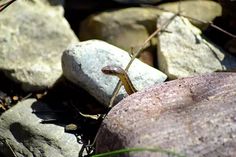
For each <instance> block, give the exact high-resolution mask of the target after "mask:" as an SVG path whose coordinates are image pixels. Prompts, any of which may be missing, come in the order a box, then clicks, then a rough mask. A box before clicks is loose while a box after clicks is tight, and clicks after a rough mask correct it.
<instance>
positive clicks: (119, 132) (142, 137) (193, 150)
mask: <svg viewBox="0 0 236 157" xmlns="http://www.w3.org/2000/svg"><path fill="white" fill-rule="evenodd" d="M235 94H236V73H213V74H207V75H202V76H196V77H191V78H184V79H178V80H174V81H169V82H165V83H162V84H159V85H155V86H152V87H151V88H148V89H146V90H142V91H140V92H137V93H135V94H133V95H131V96H129V97H127V98H125V99H124V100H122V101H121V102H120V103H118V104H117V105H116V106H115V107H114V108H112V109H111V111H110V112H109V113H108V115H107V117H106V118H105V119H104V121H103V123H102V125H101V128H100V130H99V135H98V138H97V152H98V153H99V152H108V151H111V150H117V149H121V148H140V147H141V148H143V147H144V148H162V149H164V150H172V151H174V152H175V153H178V154H181V155H185V156H189V157H190V156H198V157H205V156H207V157H215V156H220V157H233V156H235V154H236V147H235V146H236V123H235V115H236V97H235ZM114 141H115V142H114ZM121 156H122V157H128V156H129V157H131V156H132V157H140V156H142V157H159V156H161V157H165V156H166V157H167V156H168V155H167V154H165V153H153V152H147V151H145V152H138V153H134V152H133V153H130V154H126V155H124V154H122V155H121Z"/></svg>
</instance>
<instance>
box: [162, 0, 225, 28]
mask: <svg viewBox="0 0 236 157" xmlns="http://www.w3.org/2000/svg"><path fill="white" fill-rule="evenodd" d="M179 5H180V9H181V14H183V15H186V16H189V17H192V18H195V19H198V20H201V21H205V22H210V21H213V20H214V18H215V17H217V16H221V11H222V8H221V6H220V4H219V3H217V2H214V1H211V0H187V1H181V2H178V1H177V2H170V3H163V4H161V5H159V6H158V7H160V8H164V9H166V10H169V11H171V12H178V8H179ZM191 22H192V23H193V24H194V25H195V26H197V27H199V28H202V29H204V28H206V26H208V24H206V23H202V22H199V21H196V20H191Z"/></svg>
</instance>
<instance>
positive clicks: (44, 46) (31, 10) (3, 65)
mask: <svg viewBox="0 0 236 157" xmlns="http://www.w3.org/2000/svg"><path fill="white" fill-rule="evenodd" d="M47 3H49V2H47ZM47 3H46V2H44V1H41V0H34V1H25V0H23V1H16V2H14V3H13V4H11V5H10V6H9V7H8V8H7V9H5V10H4V11H3V12H1V16H0V21H1V22H0V34H1V36H0V69H1V71H3V72H4V73H5V74H6V76H7V77H9V78H10V79H12V80H14V81H15V82H18V83H20V84H21V85H22V88H23V89H24V90H26V91H35V90H42V89H45V88H47V87H50V86H51V85H52V84H53V83H54V82H55V81H56V80H57V79H58V78H59V77H60V75H61V74H62V70H61V61H60V59H61V55H62V52H63V50H64V49H65V48H66V47H67V46H68V44H70V43H74V42H78V39H77V37H76V36H75V35H74V33H73V32H72V30H71V29H70V26H69V24H68V23H67V21H66V20H65V18H64V17H63V8H62V6H59V5H58V6H55V7H52V6H50V5H49V4H47Z"/></svg>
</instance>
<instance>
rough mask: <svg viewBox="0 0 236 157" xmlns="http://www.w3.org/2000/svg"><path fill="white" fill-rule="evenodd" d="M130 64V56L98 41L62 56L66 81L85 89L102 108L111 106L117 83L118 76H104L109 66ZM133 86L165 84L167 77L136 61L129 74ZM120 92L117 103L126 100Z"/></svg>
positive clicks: (79, 44)
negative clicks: (103, 71)
mask: <svg viewBox="0 0 236 157" xmlns="http://www.w3.org/2000/svg"><path fill="white" fill-rule="evenodd" d="M129 60H130V56H129V55H128V53H127V52H125V51H123V50H121V49H119V48H117V47H115V46H113V45H110V44H108V43H106V42H103V41H99V40H89V41H85V42H80V43H78V44H77V45H71V46H70V47H69V48H68V49H67V50H65V51H64V53H63V56H62V69H63V74H64V75H65V77H66V78H67V79H68V80H70V81H72V82H74V83H75V84H77V85H79V86H81V87H83V88H84V89H86V90H87V91H88V92H89V93H90V94H91V95H93V96H94V97H95V98H96V99H97V100H98V101H100V102H101V103H102V104H105V105H108V104H109V101H110V98H111V95H112V93H113V91H114V88H115V86H116V84H117V82H118V78H116V77H115V76H108V75H105V74H103V73H102V72H101V69H102V68H103V67H104V66H107V65H118V66H121V67H123V68H124V67H125V66H126V65H127V64H128V62H129ZM128 73H129V75H130V77H131V80H132V81H133V83H134V86H135V87H136V88H137V89H138V90H140V89H143V88H146V87H148V86H151V85H153V84H156V83H160V82H163V81H164V80H165V79H166V75H165V74H163V73H162V72H160V71H158V70H157V69H154V68H152V67H150V66H148V65H147V64H144V63H142V62H141V61H139V60H138V59H136V60H135V61H134V62H133V63H132V65H131V67H130V69H129V71H128ZM124 95H126V94H125V92H124V90H123V91H122V92H120V94H119V96H118V100H120V99H121V98H123V97H124Z"/></svg>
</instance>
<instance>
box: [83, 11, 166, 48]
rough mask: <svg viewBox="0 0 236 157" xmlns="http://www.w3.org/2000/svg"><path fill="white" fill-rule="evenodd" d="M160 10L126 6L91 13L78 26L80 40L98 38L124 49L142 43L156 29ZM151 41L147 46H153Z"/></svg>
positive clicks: (153, 42)
mask: <svg viewBox="0 0 236 157" xmlns="http://www.w3.org/2000/svg"><path fill="white" fill-rule="evenodd" d="M161 12H162V11H160V10H158V9H153V8H126V9H119V10H114V11H109V12H102V13H99V14H95V15H92V16H90V17H88V18H87V19H86V20H84V21H83V22H82V24H81V26H80V33H79V37H80V40H88V39H100V40H103V41H106V42H108V43H110V44H112V45H115V46H117V47H119V48H122V49H124V50H127V51H130V49H131V47H137V46H140V45H142V44H143V42H144V41H145V40H146V39H147V38H148V36H149V35H150V34H151V33H152V32H154V31H155V29H156V19H157V17H158V16H159V14H161ZM155 44H156V42H155V41H152V42H150V43H149V45H148V46H153V45H154V46H155Z"/></svg>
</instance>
